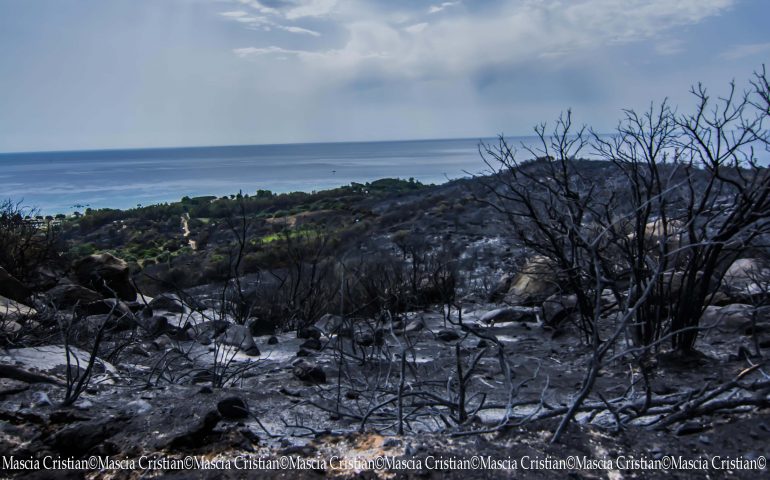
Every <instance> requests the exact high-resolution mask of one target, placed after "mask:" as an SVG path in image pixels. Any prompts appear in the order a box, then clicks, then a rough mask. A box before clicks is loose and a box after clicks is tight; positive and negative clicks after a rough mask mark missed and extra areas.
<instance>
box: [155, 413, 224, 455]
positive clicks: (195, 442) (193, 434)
mask: <svg viewBox="0 0 770 480" xmlns="http://www.w3.org/2000/svg"><path fill="white" fill-rule="evenodd" d="M220 420H222V417H221V416H220V415H219V412H217V411H216V410H211V411H210V412H208V413H206V415H205V416H204V417H203V418H202V419H201V420H200V421H199V422H197V423H196V424H194V425H193V426H192V427H191V428H190V429H189V430H188V431H186V432H182V433H179V434H176V435H174V436H173V437H172V438H171V440H170V441H169V442H168V445H167V446H168V447H170V448H195V447H199V446H202V445H203V444H204V443H206V439H207V438H208V437H209V436H210V435H211V434H212V433H213V432H214V428H215V427H216V426H217V424H219V421H220Z"/></svg>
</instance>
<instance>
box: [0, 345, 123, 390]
mask: <svg viewBox="0 0 770 480" xmlns="http://www.w3.org/2000/svg"><path fill="white" fill-rule="evenodd" d="M90 357H91V355H90V353H89V352H86V351H84V350H81V349H79V348H77V347H74V346H70V358H71V368H72V369H73V373H75V372H74V368H75V365H76V364H79V365H80V369H81V371H82V370H83V369H85V366H86V365H88V361H89V359H90ZM9 367H12V368H14V369H16V371H17V372H16V373H14V372H6V373H9V374H10V375H13V376H12V377H11V378H16V379H17V380H22V381H26V382H30V383H31V382H46V383H59V381H58V380H57V379H56V378H49V377H48V376H54V377H55V376H59V377H62V378H63V377H64V376H65V375H66V373H67V356H66V351H65V349H64V347H63V346H61V345H44V346H40V347H26V348H12V349H8V350H5V351H3V352H2V353H0V373H2V372H3V371H4V370H10V369H11V368H9ZM23 368H29V369H30V370H32V369H34V370H36V372H34V373H33V372H25V371H24V370H23ZM22 372H23V373H22ZM40 374H43V375H40ZM92 375H93V377H92V380H91V384H92V385H96V384H99V383H108V382H113V379H114V378H117V377H119V376H120V375H119V373H118V371H117V369H116V368H115V366H113V365H112V364H110V363H109V362H107V361H104V360H102V359H101V358H98V357H97V358H96V359H95V360H94V366H93V370H92Z"/></svg>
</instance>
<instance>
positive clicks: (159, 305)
mask: <svg viewBox="0 0 770 480" xmlns="http://www.w3.org/2000/svg"><path fill="white" fill-rule="evenodd" d="M149 306H150V308H152V309H153V310H166V311H167V312H172V313H184V312H185V307H184V303H182V300H181V299H180V298H179V296H178V295H176V294H173V293H164V294H162V295H159V296H157V297H155V298H153V299H152V300H151V301H150V303H149Z"/></svg>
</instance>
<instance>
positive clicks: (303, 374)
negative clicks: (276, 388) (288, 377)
mask: <svg viewBox="0 0 770 480" xmlns="http://www.w3.org/2000/svg"><path fill="white" fill-rule="evenodd" d="M292 373H293V374H294V376H295V377H297V378H298V379H300V380H302V381H303V382H308V383H326V372H324V370H323V369H322V368H321V367H319V366H318V365H316V364H315V363H313V362H310V361H308V360H306V359H304V358H301V359H299V360H297V361H295V362H294V365H293V368H292Z"/></svg>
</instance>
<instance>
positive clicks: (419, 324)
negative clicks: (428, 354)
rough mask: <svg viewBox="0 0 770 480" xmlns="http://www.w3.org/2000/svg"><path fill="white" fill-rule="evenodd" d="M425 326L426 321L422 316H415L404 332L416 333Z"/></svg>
mask: <svg viewBox="0 0 770 480" xmlns="http://www.w3.org/2000/svg"><path fill="white" fill-rule="evenodd" d="M423 328H425V321H424V320H423V319H422V318H415V319H414V320H412V321H411V322H409V323H407V324H406V326H405V327H404V333H415V332H419V331H421V330H422V329H423Z"/></svg>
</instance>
